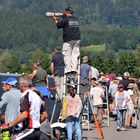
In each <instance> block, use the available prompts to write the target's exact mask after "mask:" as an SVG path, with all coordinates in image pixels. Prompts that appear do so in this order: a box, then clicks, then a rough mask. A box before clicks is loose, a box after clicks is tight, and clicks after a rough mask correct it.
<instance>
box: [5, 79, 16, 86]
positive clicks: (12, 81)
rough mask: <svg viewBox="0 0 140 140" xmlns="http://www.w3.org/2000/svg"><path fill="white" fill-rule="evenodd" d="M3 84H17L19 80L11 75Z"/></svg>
mask: <svg viewBox="0 0 140 140" xmlns="http://www.w3.org/2000/svg"><path fill="white" fill-rule="evenodd" d="M2 84H8V85H11V86H15V85H16V84H17V80H16V78H15V77H9V78H7V80H5V81H2Z"/></svg>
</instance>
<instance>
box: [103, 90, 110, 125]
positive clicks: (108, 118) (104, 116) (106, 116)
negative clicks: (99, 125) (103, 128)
mask: <svg viewBox="0 0 140 140" xmlns="http://www.w3.org/2000/svg"><path fill="white" fill-rule="evenodd" d="M105 94H106V102H105V103H104V105H106V108H105V109H103V110H104V111H105V113H106V114H104V115H103V120H104V119H106V120H107V121H106V122H103V123H105V124H107V126H108V127H109V126H110V116H109V100H108V90H107V87H105Z"/></svg>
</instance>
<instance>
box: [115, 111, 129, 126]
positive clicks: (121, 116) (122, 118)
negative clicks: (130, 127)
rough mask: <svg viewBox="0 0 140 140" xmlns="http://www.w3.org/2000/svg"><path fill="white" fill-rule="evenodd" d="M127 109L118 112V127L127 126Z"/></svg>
mask: <svg viewBox="0 0 140 140" xmlns="http://www.w3.org/2000/svg"><path fill="white" fill-rule="evenodd" d="M126 111H127V110H126V109H122V110H117V126H120V125H121V126H122V127H124V126H125V118H126Z"/></svg>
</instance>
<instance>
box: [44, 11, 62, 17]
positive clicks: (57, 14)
mask: <svg viewBox="0 0 140 140" xmlns="http://www.w3.org/2000/svg"><path fill="white" fill-rule="evenodd" d="M46 16H47V17H53V16H56V17H60V16H63V13H54V12H46Z"/></svg>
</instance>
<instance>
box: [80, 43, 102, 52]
mask: <svg viewBox="0 0 140 140" xmlns="http://www.w3.org/2000/svg"><path fill="white" fill-rule="evenodd" d="M102 51H105V45H91V46H87V47H82V48H81V53H83V54H91V53H93V52H102Z"/></svg>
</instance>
